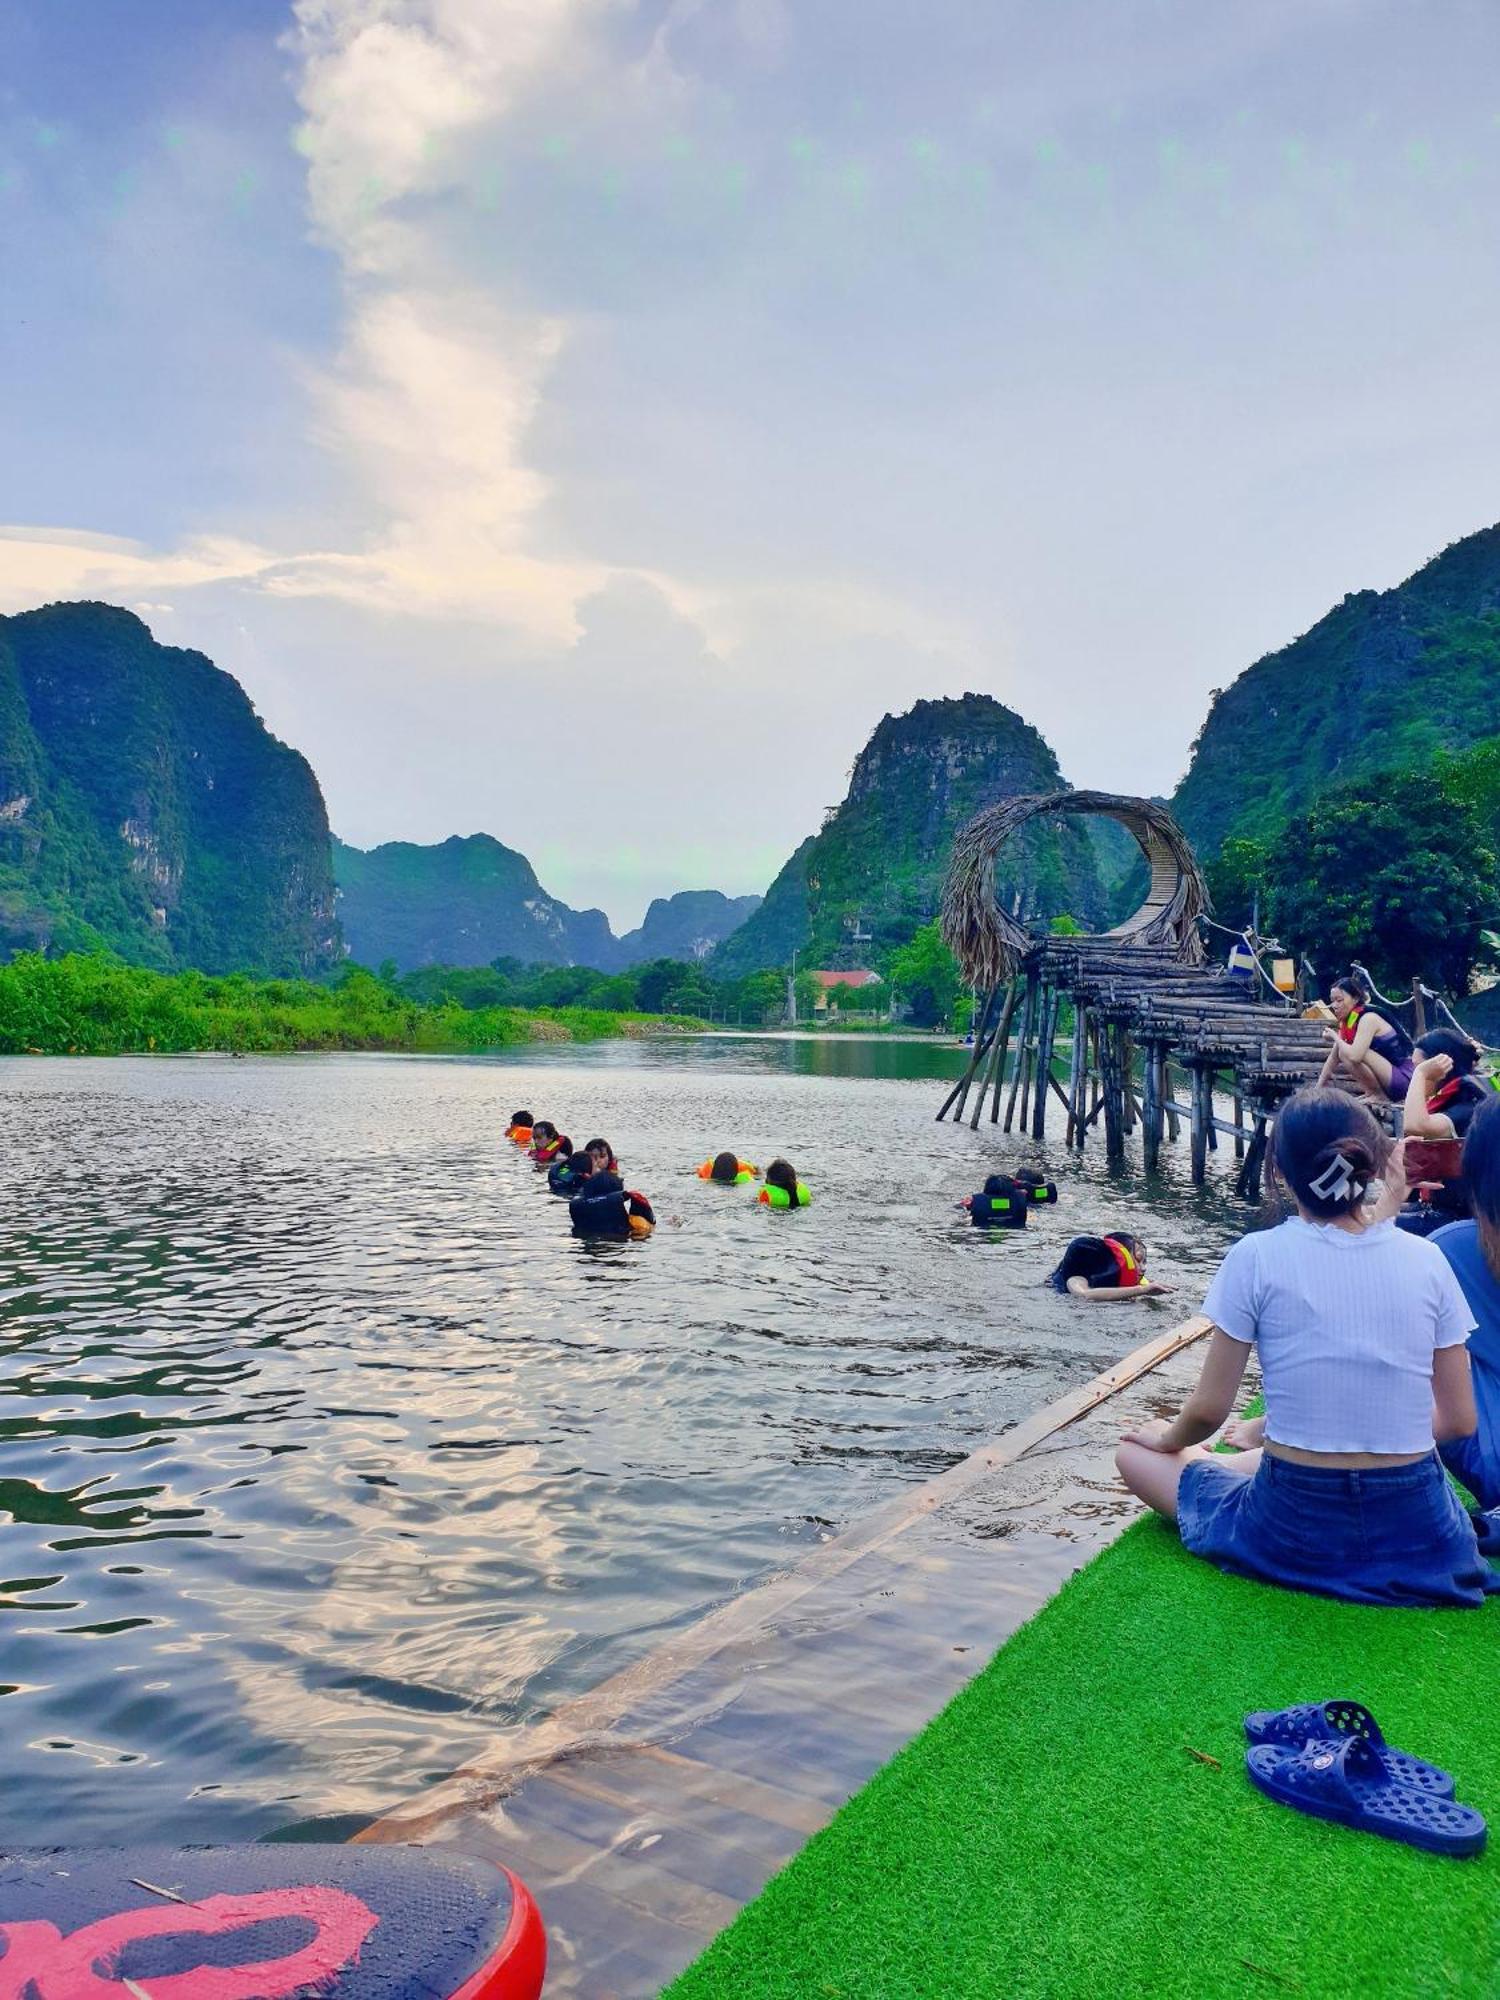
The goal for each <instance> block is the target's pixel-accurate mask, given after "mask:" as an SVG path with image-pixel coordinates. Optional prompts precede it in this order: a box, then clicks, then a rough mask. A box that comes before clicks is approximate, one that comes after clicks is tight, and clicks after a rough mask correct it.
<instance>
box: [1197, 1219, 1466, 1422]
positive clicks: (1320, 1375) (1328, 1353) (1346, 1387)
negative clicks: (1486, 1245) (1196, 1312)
mask: <svg viewBox="0 0 1500 2000" xmlns="http://www.w3.org/2000/svg"><path fill="white" fill-rule="evenodd" d="M1203 1310H1204V1313H1205V1314H1206V1316H1207V1317H1208V1318H1209V1319H1211V1320H1212V1321H1213V1323H1214V1325H1215V1326H1217V1327H1220V1328H1222V1330H1223V1331H1224V1332H1225V1333H1227V1334H1228V1335H1229V1337H1230V1339H1231V1340H1243V1341H1245V1342H1247V1343H1248V1342H1252V1341H1253V1342H1254V1344H1255V1347H1256V1349H1257V1351H1258V1353H1259V1356H1260V1370H1261V1377H1262V1380H1263V1384H1264V1387H1265V1395H1266V1436H1267V1437H1268V1438H1270V1439H1272V1440H1273V1441H1274V1442H1275V1443H1277V1444H1287V1445H1293V1446H1295V1447H1297V1448H1298V1449H1300V1450H1302V1451H1329V1452H1361V1451H1367V1452H1379V1453H1389V1454H1390V1455H1391V1456H1393V1457H1394V1456H1396V1455H1399V1454H1404V1453H1409V1452H1420V1451H1430V1450H1431V1449H1432V1356H1433V1350H1434V1349H1435V1348H1439V1347H1457V1346H1458V1345H1459V1344H1460V1343H1461V1342H1462V1341H1464V1340H1467V1338H1468V1336H1469V1334H1470V1333H1471V1332H1472V1331H1473V1329H1474V1325H1475V1321H1474V1315H1473V1314H1472V1313H1471V1312H1470V1311H1469V1308H1468V1306H1467V1304H1466V1303H1465V1301H1464V1295H1463V1293H1462V1291H1461V1290H1460V1289H1459V1285H1458V1280H1457V1279H1456V1278H1455V1277H1454V1275H1453V1272H1452V1270H1451V1269H1450V1268H1449V1265H1448V1261H1447V1259H1446V1258H1445V1257H1444V1256H1443V1253H1442V1252H1441V1251H1440V1250H1438V1249H1436V1248H1435V1247H1434V1246H1433V1245H1432V1244H1431V1243H1428V1242H1426V1241H1425V1240H1424V1239H1423V1238H1422V1237H1420V1236H1409V1235H1407V1234H1406V1233H1405V1232H1404V1231H1403V1230H1400V1229H1398V1228H1397V1227H1396V1225H1395V1223H1394V1222H1380V1223H1377V1224H1376V1225H1375V1226H1374V1228H1372V1229H1365V1230H1361V1231H1360V1232H1359V1233H1358V1234H1355V1233H1354V1232H1353V1231H1351V1230H1347V1229H1340V1228H1339V1227H1338V1225H1337V1224H1336V1223H1324V1224H1321V1225H1320V1224H1318V1223H1312V1222H1304V1221H1303V1220H1302V1218H1301V1217H1300V1216H1293V1217H1292V1218H1291V1219H1290V1220H1289V1221H1287V1222H1283V1223H1281V1224H1280V1225H1279V1226H1278V1227H1277V1228H1275V1229H1267V1230H1263V1231H1262V1232H1261V1233H1260V1234H1259V1235H1255V1236H1246V1237H1244V1238H1242V1240H1241V1241H1240V1242H1238V1243H1236V1244H1235V1246H1234V1248H1233V1249H1232V1250H1231V1251H1230V1252H1229V1255H1228V1256H1227V1257H1226V1258H1225V1259H1224V1261H1223V1263H1222V1264H1221V1265H1220V1266H1219V1269H1218V1272H1217V1273H1216V1275H1215V1277H1214V1281H1213V1283H1212V1284H1211V1285H1210V1286H1209V1288H1208V1296H1207V1298H1206V1299H1205V1300H1204V1301H1203Z"/></svg>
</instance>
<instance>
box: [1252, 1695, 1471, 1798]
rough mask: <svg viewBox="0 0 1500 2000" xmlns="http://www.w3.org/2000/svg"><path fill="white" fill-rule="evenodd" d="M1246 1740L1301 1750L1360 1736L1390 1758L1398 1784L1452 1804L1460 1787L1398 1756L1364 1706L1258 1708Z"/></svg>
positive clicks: (1437, 1770) (1432, 1768) (1438, 1770)
mask: <svg viewBox="0 0 1500 2000" xmlns="http://www.w3.org/2000/svg"><path fill="white" fill-rule="evenodd" d="M1245 1734H1246V1735H1247V1736H1248V1737H1249V1739H1250V1741H1251V1742H1252V1743H1276V1744H1281V1745H1284V1746H1288V1747H1290V1748H1292V1749H1294V1750H1295V1749H1300V1748H1301V1746H1302V1745H1303V1744H1304V1743H1323V1742H1338V1741H1339V1739H1340V1738H1342V1737H1345V1736H1361V1737H1363V1738H1364V1740H1365V1742H1366V1743H1373V1744H1374V1745H1375V1747H1376V1749H1377V1750H1379V1751H1380V1753H1381V1755H1382V1756H1383V1757H1384V1758H1385V1761H1386V1765H1387V1768H1388V1769H1389V1771H1390V1774H1391V1776H1392V1777H1393V1778H1399V1779H1400V1781H1401V1783H1402V1784H1404V1785H1415V1786H1417V1787H1418V1789H1419V1790H1421V1791H1424V1792H1432V1793H1434V1794H1435V1795H1436V1796H1437V1797H1438V1798H1440V1799H1451V1798H1452V1797H1453V1794H1454V1791H1455V1790H1456V1787H1455V1785H1454V1782H1453V1776H1452V1773H1451V1772H1449V1771H1445V1770H1443V1769H1442V1767H1441V1766H1440V1765H1438V1764H1429V1763H1428V1762H1427V1761H1426V1760H1425V1759H1424V1758H1422V1757H1413V1756H1412V1755H1411V1753H1410V1752H1409V1751H1406V1750H1393V1749H1392V1748H1391V1746H1390V1745H1389V1744H1388V1743H1387V1742H1386V1740H1385V1738H1384V1736H1383V1735H1382V1734H1381V1733H1380V1724H1379V1723H1378V1722H1377V1721H1376V1720H1375V1718H1374V1716H1373V1715H1371V1713H1370V1711H1369V1710H1368V1709H1367V1708H1366V1707H1365V1706H1364V1704H1363V1703H1362V1702H1358V1701H1304V1702H1302V1703H1300V1704H1299V1705H1298V1706H1297V1707H1296V1708H1276V1709H1271V1708H1258V1709H1255V1710H1254V1711H1253V1712H1252V1713H1251V1714H1249V1715H1247V1716H1246V1717H1245Z"/></svg>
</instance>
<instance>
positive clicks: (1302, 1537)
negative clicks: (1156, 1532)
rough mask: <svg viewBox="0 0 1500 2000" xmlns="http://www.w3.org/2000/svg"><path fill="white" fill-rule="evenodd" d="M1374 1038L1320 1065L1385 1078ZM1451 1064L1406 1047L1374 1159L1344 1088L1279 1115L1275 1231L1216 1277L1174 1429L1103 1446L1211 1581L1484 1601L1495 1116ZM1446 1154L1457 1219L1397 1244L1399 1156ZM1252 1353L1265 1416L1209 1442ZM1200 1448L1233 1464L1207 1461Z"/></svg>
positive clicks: (1495, 1229)
mask: <svg viewBox="0 0 1500 2000" xmlns="http://www.w3.org/2000/svg"><path fill="white" fill-rule="evenodd" d="M1347 990H1348V989H1346V991H1347ZM1368 1018H1369V1017H1368V1014H1366V1015H1365V1016H1364V1017H1363V1019H1365V1020H1368ZM1439 1032H1440V1033H1446V1032H1448V1031H1439ZM1381 1038H1382V1031H1381V1030H1379V1029H1377V1030H1376V1032H1375V1033H1374V1034H1373V1035H1364V1033H1363V1029H1362V1027H1361V1026H1360V1025H1359V1024H1356V1026H1355V1035H1354V1039H1353V1040H1352V1041H1350V1042H1347V1043H1345V1044H1344V1046H1345V1047H1346V1048H1349V1049H1354V1050H1359V1051H1361V1053H1360V1054H1359V1055H1358V1056H1356V1057H1355V1058H1353V1059H1351V1058H1350V1057H1347V1056H1345V1057H1339V1056H1338V1055H1337V1054H1336V1055H1335V1057H1334V1060H1335V1061H1336V1062H1338V1061H1342V1062H1343V1063H1344V1065H1345V1067H1346V1068H1347V1067H1351V1066H1352V1064H1353V1063H1357V1062H1364V1063H1365V1064H1369V1063H1370V1061H1371V1060H1372V1059H1373V1061H1374V1062H1375V1063H1376V1064H1380V1063H1386V1064H1391V1063H1392V1058H1391V1056H1390V1055H1389V1053H1387V1052H1382V1051H1381V1050H1380V1049H1379V1048H1378V1047H1377V1046H1376V1044H1377V1042H1378V1041H1379V1040H1380V1039H1381ZM1457 1039H1458V1040H1463V1038H1462V1037H1457ZM1423 1040H1424V1042H1426V1043H1429V1044H1430V1043H1431V1042H1432V1040H1433V1037H1431V1036H1428V1037H1424V1038H1423ZM1362 1041H1363V1046H1362V1047H1361V1044H1362ZM1469 1046H1472V1045H1469ZM1464 1053H1466V1052H1456V1051H1454V1050H1452V1049H1450V1048H1446V1047H1445V1048H1441V1049H1438V1050H1429V1051H1427V1052H1423V1049H1422V1045H1421V1044H1419V1045H1418V1052H1417V1059H1416V1060H1414V1061H1413V1063H1412V1066H1411V1074H1410V1076H1409V1078H1408V1079H1407V1081H1406V1089H1405V1098H1406V1102H1407V1105H1408V1107H1409V1109H1408V1120H1409V1129H1410V1126H1415V1127H1416V1128H1417V1129H1416V1132H1415V1133H1414V1134H1413V1137H1412V1138H1411V1139H1403V1140H1400V1141H1393V1140H1392V1139H1391V1138H1390V1137H1389V1135H1388V1134H1386V1133H1385V1132H1384V1131H1382V1129H1381V1127H1380V1125H1379V1124H1378V1123H1377V1121H1376V1120H1375V1118H1374V1117H1373V1116H1372V1115H1371V1112H1370V1110H1369V1108H1368V1106H1367V1104H1366V1103H1365V1102H1363V1101H1362V1098H1361V1096H1360V1095H1352V1094H1350V1093H1349V1092H1348V1091H1347V1090H1344V1091H1340V1090H1333V1089H1328V1088H1326V1087H1322V1086H1313V1087H1311V1088H1309V1089H1306V1090H1302V1091H1299V1092H1298V1093H1297V1095H1296V1096H1294V1097H1292V1098H1290V1099H1289V1100H1288V1101H1287V1102H1286V1103H1285V1104H1284V1105H1283V1106H1282V1107H1281V1110H1280V1112H1279V1113H1278V1115H1277V1119H1276V1125H1275V1130H1274V1133H1273V1136H1272V1142H1271V1164H1272V1181H1273V1185H1276V1186H1279V1188H1280V1189H1281V1190H1282V1191H1283V1192H1284V1194H1285V1196H1286V1198H1287V1200H1288V1202H1289V1205H1290V1207H1291V1209H1292V1210H1293V1213H1292V1214H1291V1215H1289V1216H1288V1217H1287V1219H1286V1220H1284V1221H1283V1222H1281V1223H1280V1224H1279V1225H1278V1226H1277V1227H1275V1228H1271V1229H1265V1230H1261V1231H1259V1232H1256V1233H1254V1234H1251V1235H1249V1236H1246V1237H1245V1238H1243V1240H1242V1241H1240V1242H1239V1243H1237V1244H1235V1246H1234V1247H1233V1249H1231V1250H1230V1252H1229V1254H1228V1255H1227V1256H1226V1257H1225V1259H1224V1261H1223V1263H1222V1264H1221V1266H1220V1267H1219V1271H1218V1273H1217V1275H1216V1276H1215V1278H1214V1280H1213V1282H1212V1283H1211V1285H1210V1286H1209V1289H1208V1295H1207V1297H1206V1299H1205V1300H1204V1304H1203V1311H1204V1314H1205V1316H1206V1317H1207V1318H1208V1319H1209V1320H1210V1321H1211V1322H1212V1332H1211V1335H1210V1339H1209V1348H1208V1353H1207V1357H1206V1359H1205V1361H1204V1364H1203V1370H1202V1374H1201V1376H1200V1379H1199V1382H1198V1385H1197V1387H1196V1389H1195V1390H1194V1391H1193V1393H1192V1395H1191V1396H1190V1397H1189V1398H1188V1401H1187V1403H1186V1404H1185V1405H1184V1407H1183V1409H1182V1410H1181V1412H1180V1413H1179V1414H1178V1415H1177V1416H1176V1417H1175V1418H1173V1419H1172V1420H1171V1421H1170V1422H1167V1421H1158V1422H1155V1423H1149V1424H1145V1425H1143V1426H1142V1427H1140V1428H1139V1429H1137V1430H1135V1431H1132V1432H1130V1433H1129V1435H1128V1436H1127V1437H1126V1438H1125V1439H1124V1441H1123V1442H1122V1443H1121V1445H1120V1448H1119V1453H1118V1457H1117V1463H1118V1465H1119V1469H1120V1472H1121V1474H1122V1476H1123V1477H1124V1480H1125V1483H1126V1484H1127V1486H1129V1487H1130V1489H1131V1490H1132V1492H1134V1493H1135V1494H1137V1495H1138V1496H1139V1497H1140V1498H1141V1499H1142V1500H1144V1501H1146V1502H1147V1504H1148V1505H1149V1506H1151V1507H1154V1508H1155V1509H1156V1510H1157V1511H1158V1512H1159V1513H1161V1514H1164V1515H1166V1516H1168V1517H1169V1518H1171V1519H1173V1520H1175V1521H1176V1523H1177V1527H1178V1532H1179V1533H1180V1535H1181V1537H1182V1541H1183V1544H1184V1546H1185V1547H1186V1548H1188V1549H1190V1550H1191V1551H1192V1552H1193V1553H1194V1554H1196V1555H1201V1556H1204V1557H1206V1558H1208V1560H1210V1561H1212V1562H1214V1563H1216V1564H1218V1565H1219V1567H1220V1568H1222V1569H1226V1570H1231V1571H1234V1572H1237V1573H1238V1574H1241V1575H1246V1576H1251V1577H1256V1578H1259V1579H1260V1580H1261V1581H1264V1582H1269V1583H1279V1584H1285V1585H1289V1586H1291V1587H1292V1588H1295V1589H1300V1590H1310V1591H1316V1592H1319V1593H1321V1594H1323V1595H1326V1596H1332V1597H1341V1598H1347V1599H1350V1600H1352V1601H1354V1602H1356V1603H1365V1604H1393V1605H1478V1604H1481V1603H1482V1602H1483V1601H1484V1599H1485V1597H1486V1596H1487V1595H1488V1594H1490V1593H1492V1592H1495V1591H1500V1574H1497V1572H1496V1571H1495V1570H1493V1569H1492V1568H1491V1567H1490V1566H1489V1564H1488V1563H1487V1562H1486V1560H1485V1556H1486V1555H1487V1554H1496V1555H1500V1516H1496V1517H1494V1518H1492V1517H1491V1514H1490V1510H1491V1509H1500V1098H1497V1097H1496V1096H1495V1094H1494V1093H1493V1092H1492V1091H1487V1090H1485V1089H1484V1088H1483V1087H1482V1086H1479V1087H1477V1089H1476V1090H1475V1091H1467V1090H1459V1091H1454V1092H1452V1093H1451V1094H1449V1086H1450V1084H1451V1083H1453V1082H1454V1081H1455V1080H1457V1081H1458V1082H1460V1083H1462V1081H1463V1079H1464V1078H1466V1077H1468V1076H1470V1075H1472V1073H1473V1065H1472V1063H1469V1064H1467V1065H1466V1066H1464V1067H1460V1063H1461V1061H1462V1059H1463V1054H1464ZM1399 1068H1400V1063H1399V1061H1397V1062H1396V1063H1395V1064H1394V1065H1393V1074H1394V1071H1396V1070H1399ZM1370 1073H1371V1074H1378V1072H1376V1071H1374V1070H1371V1072H1370ZM1397 1081H1399V1078H1398V1079H1397ZM1475 1082H1476V1086H1478V1079H1477V1078H1476V1079H1475ZM1390 1089H1391V1083H1390V1081H1389V1080H1387V1081H1386V1084H1385V1090H1386V1094H1387V1096H1389V1094H1390ZM1412 1107H1414V1108H1415V1112H1416V1115H1415V1116H1413V1115H1412ZM1460 1139H1461V1140H1462V1158H1461V1164H1460V1165H1459V1168H1458V1170H1457V1172H1456V1173H1455V1175H1454V1176H1453V1185H1452V1187H1451V1188H1448V1189H1447V1192H1448V1197H1449V1198H1450V1199H1452V1200H1455V1201H1461V1203H1462V1207H1463V1209H1464V1210H1467V1211H1469V1214H1468V1215H1467V1216H1464V1215H1462V1214H1461V1215H1460V1217H1459V1218H1458V1219H1454V1218H1453V1217H1452V1216H1451V1215H1447V1216H1446V1219H1444V1220H1443V1221H1442V1225H1441V1226H1440V1227H1436V1228H1435V1229H1434V1230H1432V1232H1431V1233H1429V1232H1428V1230H1427V1229H1426V1228H1425V1227H1423V1228H1411V1227H1406V1228H1401V1227H1398V1226H1397V1225H1398V1221H1400V1220H1401V1219H1402V1218H1403V1213H1404V1211H1405V1210H1407V1209H1408V1208H1409V1206H1410V1204H1409V1202H1408V1199H1407V1198H1408V1195H1409V1193H1410V1188H1409V1176H1410V1174H1411V1171H1412V1156H1413V1154H1414V1153H1416V1152H1417V1150H1418V1149H1419V1148H1420V1147H1421V1146H1422V1145H1423V1144H1426V1143H1431V1142H1433V1141H1436V1142H1439V1143H1447V1144H1451V1143H1452V1142H1454V1141H1456V1140H1460ZM1443 1185H1445V1186H1446V1183H1444V1184H1443ZM1439 1213H1440V1215H1442V1214H1444V1213H1445V1212H1444V1211H1439ZM1252 1347H1253V1348H1254V1349H1255V1350H1256V1354H1257V1358H1258V1361H1259V1365H1260V1374H1261V1384H1262V1390H1263V1394H1264V1399H1265V1414H1264V1416H1262V1417H1257V1418H1256V1419H1254V1420H1253V1421H1248V1422H1247V1421H1243V1420H1242V1421H1239V1422H1232V1423H1229V1424H1228V1425H1227V1428H1226V1427H1225V1426H1226V1420H1227V1419H1228V1418H1229V1417H1230V1416H1231V1412H1232V1411H1233V1409H1234V1405H1235V1402H1236V1399H1237V1396H1238V1392H1239V1389H1240V1384H1241V1381H1242V1379H1243V1376H1244V1373H1245V1367H1246V1364H1247V1362H1248V1360H1249V1357H1250V1350H1251V1348H1252ZM1221 1433H1222V1434H1221ZM1220 1434H1221V1435H1220ZM1216 1436H1217V1437H1218V1442H1219V1443H1220V1444H1221V1445H1225V1446H1228V1447H1229V1448H1230V1452H1231V1454H1232V1455H1225V1454H1224V1453H1223V1452H1220V1451H1215V1450H1213V1449H1210V1448H1208V1447H1209V1445H1210V1440H1213V1439H1215V1438H1216ZM1447 1471H1451V1472H1452V1473H1453V1474H1454V1475H1455V1477H1456V1478H1457V1479H1459V1480H1460V1481H1461V1482H1462V1484H1463V1486H1464V1487H1465V1488H1466V1489H1467V1491H1468V1492H1469V1494H1470V1495H1472V1497H1473V1500H1474V1501H1475V1502H1476V1503H1477V1506H1476V1508H1475V1509H1474V1510H1473V1511H1472V1512H1471V1511H1470V1510H1469V1509H1467V1508H1466V1507H1465V1505H1464V1504H1463V1503H1462V1501H1461V1500H1460V1498H1459V1496H1458V1494H1457V1492H1456V1491H1455V1489H1454V1488H1453V1487H1452V1486H1451V1485H1450V1484H1449V1482H1448V1479H1447V1476H1446V1473H1447Z"/></svg>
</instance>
